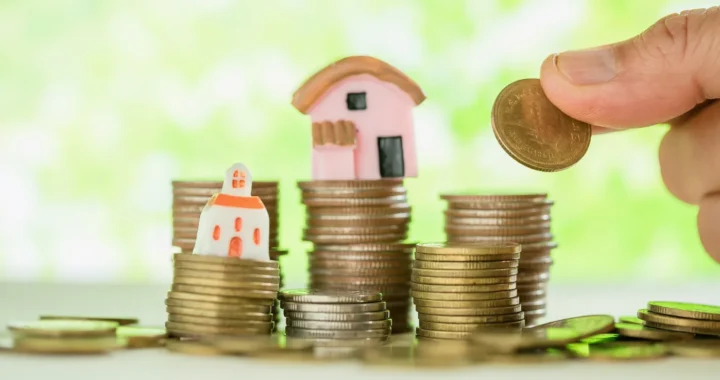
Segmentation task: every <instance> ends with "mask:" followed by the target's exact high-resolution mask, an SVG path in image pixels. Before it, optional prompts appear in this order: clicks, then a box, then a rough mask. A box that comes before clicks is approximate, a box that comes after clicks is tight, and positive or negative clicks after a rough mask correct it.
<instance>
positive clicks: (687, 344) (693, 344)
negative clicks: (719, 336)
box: [666, 339, 720, 358]
mask: <svg viewBox="0 0 720 380" xmlns="http://www.w3.org/2000/svg"><path fill="white" fill-rule="evenodd" d="M666 347H667V349H668V351H670V353H671V354H673V355H677V356H684V357H690V358H717V357H720V340H716V339H712V340H690V341H682V342H672V343H668V344H666Z"/></svg>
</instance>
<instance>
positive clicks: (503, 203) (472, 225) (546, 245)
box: [441, 194, 557, 325]
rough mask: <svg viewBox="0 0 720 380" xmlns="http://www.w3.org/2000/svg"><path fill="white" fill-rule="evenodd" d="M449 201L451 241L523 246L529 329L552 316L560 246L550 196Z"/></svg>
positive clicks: (523, 299) (522, 287)
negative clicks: (551, 290)
mask: <svg viewBox="0 0 720 380" xmlns="http://www.w3.org/2000/svg"><path fill="white" fill-rule="evenodd" d="M441 198H442V199H444V200H446V201H447V202H448V208H447V210H445V233H446V235H447V241H448V242H451V243H498V242H515V243H519V244H521V245H522V253H521V255H520V264H519V268H518V274H517V292H518V296H519V297H520V303H521V305H522V310H523V312H524V313H525V322H526V324H527V325H534V324H535V323H536V322H537V321H538V320H540V319H541V318H542V317H544V316H545V314H546V308H547V301H546V299H547V283H548V281H549V279H550V267H551V266H552V263H553V260H552V258H551V251H552V250H553V249H554V248H556V247H557V243H555V242H554V241H553V235H552V234H551V232H550V208H551V207H552V205H553V201H551V200H549V199H548V198H547V194H522V195H441Z"/></svg>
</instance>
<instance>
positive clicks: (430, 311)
mask: <svg viewBox="0 0 720 380" xmlns="http://www.w3.org/2000/svg"><path fill="white" fill-rule="evenodd" d="M415 310H417V312H418V314H427V315H443V316H483V315H492V316H503V315H506V314H516V313H519V312H520V311H522V308H521V306H520V305H511V306H497V307H485V308H467V309H462V308H444V307H422V306H416V307H415ZM426 319H427V318H426ZM428 320H430V319H428ZM438 322H440V321H438Z"/></svg>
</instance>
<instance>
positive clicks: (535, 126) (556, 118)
mask: <svg viewBox="0 0 720 380" xmlns="http://www.w3.org/2000/svg"><path fill="white" fill-rule="evenodd" d="M492 127H493V133H494V134H495V137H496V138H497V140H498V142H499V143H500V146H502V148H503V149H504V150H505V152H507V153H508V154H509V155H510V156H511V157H512V158H513V159H515V161H517V162H519V163H521V164H523V165H525V166H527V167H529V168H531V169H535V170H539V171H544V172H555V171H560V170H563V169H567V168H569V167H570V166H572V165H574V164H575V163H577V162H578V161H580V159H581V158H582V157H583V156H584V155H585V153H586V152H587V150H588V147H589V146H590V137H591V136H592V128H591V126H590V125H589V124H587V123H584V122H581V121H578V120H575V119H573V118H571V117H570V116H568V115H566V114H564V113H563V112H562V111H560V110H559V109H558V108H557V107H555V105H553V104H552V103H551V102H550V100H548V98H547V96H545V92H544V91H543V89H542V86H541V85H540V80H539V79H521V80H519V81H516V82H513V83H511V84H509V85H508V86H507V87H505V88H504V89H503V90H502V91H501V92H500V94H499V95H498V97H497V99H496V100H495V104H494V105H493V109H492Z"/></svg>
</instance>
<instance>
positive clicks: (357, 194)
mask: <svg viewBox="0 0 720 380" xmlns="http://www.w3.org/2000/svg"><path fill="white" fill-rule="evenodd" d="M405 194H407V189H405V187H404V186H392V187H385V188H371V189H336V188H335V189H333V188H331V189H324V188H312V189H304V190H302V197H303V199H305V198H383V197H391V196H393V195H405Z"/></svg>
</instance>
